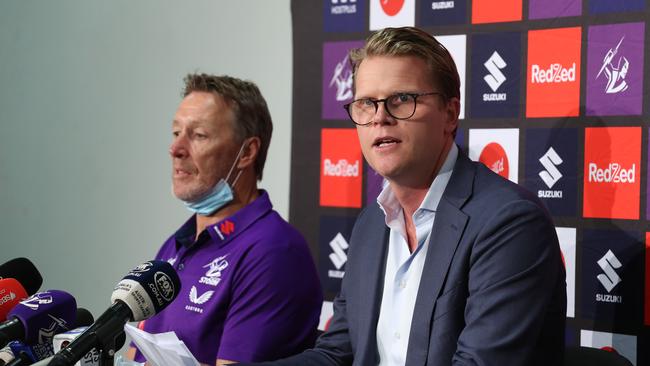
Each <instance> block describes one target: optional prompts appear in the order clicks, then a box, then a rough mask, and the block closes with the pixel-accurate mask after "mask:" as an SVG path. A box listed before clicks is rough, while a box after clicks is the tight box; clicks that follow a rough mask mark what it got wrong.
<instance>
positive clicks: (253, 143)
mask: <svg viewBox="0 0 650 366" xmlns="http://www.w3.org/2000/svg"><path fill="white" fill-rule="evenodd" d="M243 143H244V144H246V145H244V149H243V150H242V152H241V156H240V157H239V163H238V164H237V168H238V169H244V168H247V167H249V166H252V165H254V164H255V160H257V154H259V152H260V145H261V144H262V142H261V140H260V138H259V137H257V136H254V137H249V138H248V139H246V140H244V142H243Z"/></svg>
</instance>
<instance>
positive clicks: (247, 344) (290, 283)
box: [218, 246, 322, 362]
mask: <svg viewBox="0 0 650 366" xmlns="http://www.w3.org/2000/svg"><path fill="white" fill-rule="evenodd" d="M256 247H257V248H259V247H260V246H256ZM239 265H240V268H237V271H236V272H237V275H236V276H235V278H234V279H233V284H232V286H233V287H232V299H231V304H230V308H229V311H228V316H227V318H226V321H225V326H224V333H223V336H222V339H221V344H220V345H219V355H218V358H219V359H223V360H231V361H239V362H252V361H268V360H274V359H278V358H282V357H287V356H289V355H292V354H296V353H299V352H301V351H303V350H304V349H306V348H308V347H311V346H312V345H313V342H314V340H315V335H316V327H317V325H318V317H319V314H320V307H321V303H322V293H321V290H320V284H319V281H318V277H317V275H316V272H315V268H314V265H313V261H312V259H311V256H310V255H309V253H308V251H306V250H302V249H301V248H295V247H293V248H292V247H285V248H283V249H278V248H277V247H275V249H274V250H273V251H259V250H257V251H256V250H255V246H254V248H253V250H251V251H250V252H249V253H248V254H247V257H246V259H245V260H244V261H242V262H240V263H239Z"/></svg>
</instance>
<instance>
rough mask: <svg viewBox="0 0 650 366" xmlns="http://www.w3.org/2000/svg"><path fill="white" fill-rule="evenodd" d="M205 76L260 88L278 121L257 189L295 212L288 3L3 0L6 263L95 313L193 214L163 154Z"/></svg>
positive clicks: (0, 118)
mask: <svg viewBox="0 0 650 366" xmlns="http://www.w3.org/2000/svg"><path fill="white" fill-rule="evenodd" d="M269 70H273V72H269ZM195 71H199V72H208V73H214V74H229V75H233V76H237V77H240V78H243V79H249V80H252V81H254V82H256V83H257V84H258V85H259V87H260V89H261V91H262V93H263V94H264V96H265V97H266V100H267V102H268V104H269V108H270V111H271V115H272V116H273V121H274V133H273V140H272V141H271V147H270V151H269V155H268V160H267V164H266V169H265V174H264V180H263V181H262V183H261V186H262V187H264V188H266V189H268V191H269V193H270V196H271V200H272V202H273V204H274V205H275V207H276V209H278V211H279V212H280V213H281V214H282V215H283V216H284V217H288V206H289V204H288V202H289V199H288V196H289V164H288V161H289V159H290V146H289V145H290V141H289V136H290V135H291V128H290V127H291V123H290V118H291V116H290V113H291V109H290V105H291V98H290V96H291V17H290V3H289V1H288V0H274V1H266V0H238V1H225V0H195V1H190V2H186V1H182V2H179V1H171V0H142V1H126V0H117V1H103V0H58V1H37V0H25V1H1V2H0V125H1V128H0V212H1V213H0V215H1V216H0V263H4V262H5V261H7V260H9V259H11V258H14V257H18V256H24V257H28V258H30V259H31V260H32V261H33V262H34V263H35V264H36V266H37V267H38V269H39V270H40V272H41V273H42V275H43V277H44V279H45V282H44V284H43V286H42V288H44V289H48V288H50V289H61V290H66V291H68V292H70V293H71V294H72V295H74V297H75V298H76V299H77V303H78V305H79V306H81V307H84V308H87V309H89V310H91V311H92V313H93V314H94V315H95V316H96V317H97V316H99V315H100V314H101V312H103V311H104V310H105V309H106V308H107V307H108V305H109V300H110V295H111V292H112V290H113V287H114V286H115V284H116V283H117V282H118V281H119V280H120V279H121V278H122V276H123V275H124V274H125V273H127V272H128V270H129V269H131V268H132V267H133V266H135V265H137V264H140V263H142V262H143V261H144V260H147V259H151V258H153V256H154V255H155V254H156V251H157V250H158V248H159V246H160V245H161V244H162V242H163V241H164V240H165V239H166V238H167V237H168V236H169V235H171V234H172V233H173V232H174V231H175V230H176V229H177V228H178V227H179V226H180V225H181V224H182V223H183V222H184V221H185V220H186V219H187V218H188V217H189V215H190V213H189V211H187V210H186V209H185V208H184V207H183V205H182V204H181V203H180V202H179V201H178V200H176V199H174V198H173V197H172V194H171V165H170V159H169V155H168V152H167V151H168V146H169V143H170V141H171V137H172V136H171V121H172V118H173V115H174V112H175V110H176V107H177V106H178V103H179V102H180V100H181V95H180V92H181V88H182V85H183V84H182V78H183V77H184V76H185V75H186V74H187V73H190V72H195ZM186 291H187V292H184V293H181V294H180V296H179V298H182V299H187V296H188V293H189V289H186Z"/></svg>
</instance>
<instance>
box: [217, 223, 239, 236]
mask: <svg viewBox="0 0 650 366" xmlns="http://www.w3.org/2000/svg"><path fill="white" fill-rule="evenodd" d="M219 230H220V231H221V233H222V234H226V235H230V234H232V233H234V232H235V224H233V222H232V221H230V220H226V221H224V222H222V223H221V224H220V225H219Z"/></svg>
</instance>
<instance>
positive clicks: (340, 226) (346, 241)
mask: <svg viewBox="0 0 650 366" xmlns="http://www.w3.org/2000/svg"><path fill="white" fill-rule="evenodd" d="M354 222H355V218H354V217H336V216H322V217H321V218H320V232H319V235H318V242H319V254H318V258H319V260H318V268H319V274H320V279H321V284H322V285H323V288H324V289H325V291H330V292H333V293H337V292H338V291H339V289H340V287H341V279H342V278H343V275H344V274H345V264H346V263H347V261H348V247H349V245H350V236H351V235H352V227H353V226H354Z"/></svg>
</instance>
